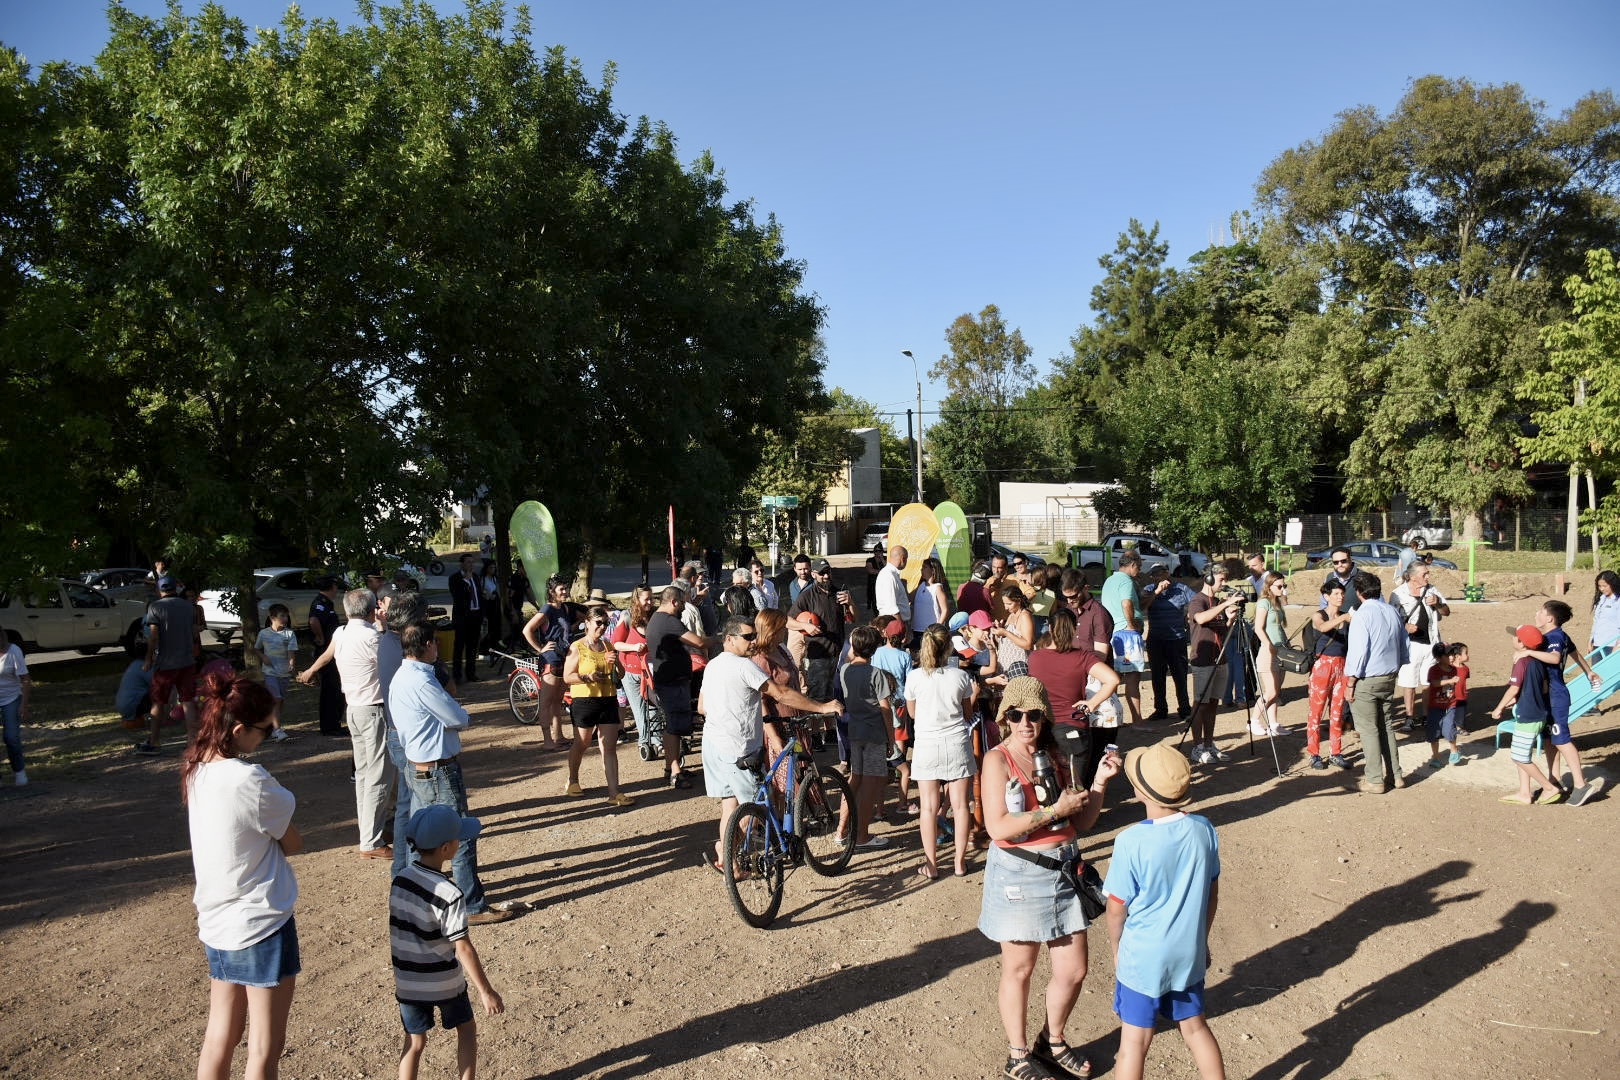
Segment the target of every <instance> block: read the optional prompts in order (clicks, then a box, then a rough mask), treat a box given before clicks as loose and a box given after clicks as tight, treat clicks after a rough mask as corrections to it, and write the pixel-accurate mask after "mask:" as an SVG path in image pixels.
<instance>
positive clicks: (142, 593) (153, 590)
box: [80, 566, 157, 604]
mask: <svg viewBox="0 0 1620 1080" xmlns="http://www.w3.org/2000/svg"><path fill="white" fill-rule="evenodd" d="M80 580H81V581H83V582H84V583H85V584H86V585H88V586H90V587H91V588H92V589H95V590H96V591H97V592H101V593H106V594H107V596H108V597H109V598H110V599H113V600H139V601H141V602H142V603H145V604H149V603H151V602H152V601H153V600H156V599H157V584H156V583H155V582H153V581H152V579H151V572H150V571H148V570H146V569H144V568H142V567H139V566H115V567H110V568H108V569H104V570H87V571H85V573H84V574H83V575H82V576H81V578H80Z"/></svg>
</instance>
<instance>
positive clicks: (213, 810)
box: [180, 673, 303, 1080]
mask: <svg viewBox="0 0 1620 1080" xmlns="http://www.w3.org/2000/svg"><path fill="white" fill-rule="evenodd" d="M200 696H201V698H202V702H203V709H202V720H201V723H200V724H199V727H198V732H197V737H196V739H194V740H193V741H192V742H191V744H190V745H189V746H187V747H186V752H185V757H184V759H183V762H182V764H181V767H180V797H181V800H182V801H183V802H184V803H185V805H186V811H187V815H188V817H189V820H190V826H191V862H192V867H193V869H194V871H195V873H196V877H197V889H196V891H195V893H193V895H192V900H193V902H194V903H195V904H196V906H197V936H198V937H199V938H201V939H202V943H203V948H204V951H205V952H206V953H207V955H208V975H209V991H208V1028H207V1031H206V1032H205V1033H204V1035H203V1044H202V1051H201V1054H200V1055H199V1058H198V1061H197V1076H198V1078H199V1080H210V1078H215V1077H217V1078H219V1080H225V1078H227V1077H229V1076H230V1074H231V1058H232V1056H233V1055H234V1053H235V1051H236V1044H237V1043H239V1042H241V1041H242V1032H243V1029H244V1028H246V1029H247V1036H248V1060H247V1073H246V1075H247V1076H249V1077H274V1076H276V1075H277V1073H278V1063H279V1062H280V1060H281V1051H282V1047H283V1045H284V1044H285V1042H286V1039H287V1015H288V1013H289V1012H291V1011H292V999H293V985H294V983H295V981H296V979H297V976H298V972H299V970H300V964H299V959H298V930H297V927H296V926H295V925H294V923H293V905H294V903H295V902H296V901H297V900H298V882H297V880H296V879H295V878H294V877H293V872H292V867H291V866H290V865H289V864H288V862H287V857H288V856H289V855H296V854H297V853H298V852H299V851H300V850H301V849H302V848H303V840H302V838H301V837H300V836H299V835H298V830H297V828H295V827H294V826H293V823H292V815H293V809H294V807H295V806H296V805H297V800H295V799H294V798H293V796H292V793H291V792H289V791H288V790H287V789H286V788H284V787H282V786H281V785H280V784H278V783H277V782H276V780H275V778H274V777H273V776H271V775H270V774H269V772H267V771H266V770H265V768H264V766H262V765H253V764H249V763H248V762H247V761H244V760H243V759H242V755H244V754H251V753H252V752H253V751H255V750H257V749H258V748H259V746H260V744H262V743H263V742H264V740H265V739H266V738H268V737H269V735H270V732H271V731H272V730H274V724H273V723H272V721H271V719H270V715H271V711H272V709H273V708H274V707H275V699H273V698H272V697H271V696H270V691H268V690H266V689H265V688H264V687H263V686H262V685H261V684H259V683H256V682H253V681H251V680H249V679H246V678H243V677H242V676H240V675H236V674H234V673H233V674H223V673H220V674H214V675H210V676H208V677H207V678H206V679H205V680H204V682H203V685H202V693H201V695H200Z"/></svg>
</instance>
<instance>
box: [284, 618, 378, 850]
mask: <svg viewBox="0 0 1620 1080" xmlns="http://www.w3.org/2000/svg"><path fill="white" fill-rule="evenodd" d="M376 610H377V597H376V596H375V595H374V594H373V593H372V592H371V590H370V589H354V590H352V591H350V592H347V593H345V594H344V596H343V612H344V614H345V615H347V616H348V617H349V621H348V622H346V623H344V624H343V625H342V626H339V627H338V628H337V629H336V630H334V631H333V632H332V643H331V644H330V645H328V646H327V648H326V652H325V653H323V654H322V655H321V658H320V659H319V660H316V661H315V662H314V663H313V664H311V665H310V666H309V670H308V671H306V672H304V674H303V675H301V676H299V681H300V682H302V683H304V684H305V685H308V684H309V682H310V681H311V680H312V679H313V678H314V676H315V673H316V672H317V671H319V670H320V669H321V668H323V667H325V666H326V665H327V664H328V663H330V664H332V665H333V666H334V667H335V668H337V673H338V678H339V679H340V680H341V681H342V684H343V697H344V699H345V700H346V701H347V702H348V714H347V715H348V720H349V736H350V738H352V739H353V740H354V741H353V744H352V745H353V748H354V807H355V820H356V822H357V823H358V824H359V827H360V856H361V858H365V859H389V860H392V859H393V857H394V849H393V848H392V847H389V846H388V845H387V844H385V843H383V823H384V821H385V820H386V819H387V817H388V789H389V788H390V787H391V786H392V785H393V783H394V777H395V776H396V775H397V774H396V773H395V771H394V763H393V762H392V761H390V760H389V759H388V728H387V723H388V722H387V718H386V716H385V708H384V707H385V704H386V702H387V694H386V690H385V687H384V684H383V679H382V673H381V671H380V669H379V667H378V663H377V650H378V648H379V646H380V645H381V643H382V638H383V630H382V628H381V627H379V626H378V625H377V624H376V623H374V622H372V616H373V615H375V614H376Z"/></svg>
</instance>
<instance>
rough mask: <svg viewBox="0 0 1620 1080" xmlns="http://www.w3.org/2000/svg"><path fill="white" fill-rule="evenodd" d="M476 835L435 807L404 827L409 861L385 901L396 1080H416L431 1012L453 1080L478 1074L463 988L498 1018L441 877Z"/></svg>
mask: <svg viewBox="0 0 1620 1080" xmlns="http://www.w3.org/2000/svg"><path fill="white" fill-rule="evenodd" d="M481 829H482V826H481V825H480V824H479V822H478V819H476V818H470V817H462V816H461V815H460V814H458V813H456V812H455V810H453V809H452V808H450V807H448V806H444V805H442V804H435V805H433V806H424V807H423V808H422V809H420V810H418V811H417V812H416V813H414V814H412V815H411V820H410V823H409V824H408V825H406V827H405V836H406V838H407V839H408V840H409V841H410V845H411V847H412V848H414V849H415V850H416V853H417V856H416V861H415V862H414V863H411V864H410V865H408V866H406V867H405V869H403V870H401V871H400V872H399V874H398V875H397V876H396V877H395V878H394V884H393V887H392V888H391V889H390V891H389V894H388V927H389V930H388V944H389V950H390V951H391V952H392V954H393V961H394V997H395V999H396V1000H398V1002H399V1017H400V1021H401V1022H402V1023H403V1024H404V1026H405V1046H404V1049H403V1051H402V1052H401V1054H400V1058H399V1080H416V1075H417V1070H418V1069H419V1068H420V1067H421V1064H422V1051H423V1050H425V1049H427V1035H428V1032H429V1031H432V1030H433V1014H434V1011H435V1010H437V1011H438V1014H439V1022H440V1025H441V1026H442V1027H444V1028H447V1029H453V1030H454V1031H455V1033H456V1071H457V1074H458V1075H459V1077H460V1080H472V1078H473V1076H474V1074H475V1073H476V1071H477V1068H478V1024H477V1022H476V1021H475V1020H474V1019H473V1010H472V1002H471V1000H470V999H469V998H468V997H467V983H468V982H471V983H472V984H473V985H474V986H476V987H477V988H478V996H479V997H480V998H482V999H483V1002H484V1012H485V1013H487V1014H488V1015H490V1016H494V1015H496V1014H498V1013H502V1012H505V1011H506V1005H505V1004H504V1003H503V1002H502V1001H501V995H500V994H498V993H496V992H495V988H494V987H493V986H491V985H490V984H489V979H488V978H487V977H486V976H485V975H484V965H483V964H482V963H481V962H480V961H479V959H478V950H477V949H474V948H473V944H472V941H471V940H470V939H469V938H468V937H467V902H466V899H465V898H464V897H463V896H462V894H461V890H460V889H459V888H458V887H457V886H456V883H455V882H454V881H452V880H450V875H449V874H447V873H445V871H444V865H445V863H447V862H449V861H450V860H451V859H452V858H454V857H455V854H456V848H457V847H459V846H460V845H461V843H462V841H464V840H471V839H473V838H474V837H476V836H477V835H478V833H479V832H480V830H481Z"/></svg>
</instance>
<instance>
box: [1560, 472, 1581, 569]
mask: <svg viewBox="0 0 1620 1080" xmlns="http://www.w3.org/2000/svg"><path fill="white" fill-rule="evenodd" d="M1580 478H1581V474H1580V470H1579V469H1577V468H1576V467H1575V466H1574V465H1571V466H1570V467H1569V501H1568V511H1569V513H1568V520H1567V521H1565V522H1564V569H1565V570H1573V569H1575V550H1576V549H1577V548H1579V547H1580V546H1581V487H1580Z"/></svg>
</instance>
